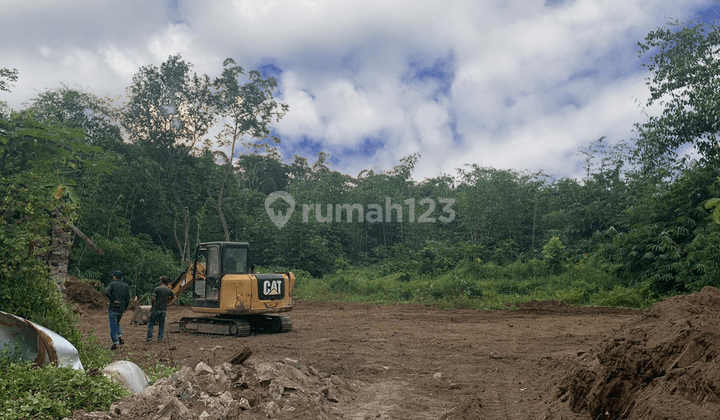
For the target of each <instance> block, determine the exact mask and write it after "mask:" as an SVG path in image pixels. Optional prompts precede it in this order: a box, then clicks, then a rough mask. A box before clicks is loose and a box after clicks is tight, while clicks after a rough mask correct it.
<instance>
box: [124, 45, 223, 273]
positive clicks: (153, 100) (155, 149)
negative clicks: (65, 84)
mask: <svg viewBox="0 0 720 420" xmlns="http://www.w3.org/2000/svg"><path fill="white" fill-rule="evenodd" d="M190 67H191V65H190V64H188V63H186V62H185V61H184V60H183V59H182V57H181V56H180V55H179V54H178V55H174V56H170V57H169V58H168V60H167V61H166V62H164V63H162V64H161V65H160V68H159V69H158V68H157V67H155V66H145V67H141V68H140V71H139V72H138V73H137V74H136V75H135V76H134V77H133V84H132V85H131V86H130V88H128V92H129V101H128V104H127V107H126V109H125V112H124V115H123V119H122V125H123V127H124V128H125V130H126V131H127V133H128V136H129V137H130V139H131V140H132V141H133V142H136V143H138V144H140V145H142V146H144V147H145V149H146V150H147V151H148V153H149V157H150V159H151V160H152V161H154V162H155V164H156V166H155V176H154V179H156V181H157V183H158V186H159V188H160V190H161V192H162V193H163V194H166V195H167V196H161V197H158V198H159V200H158V201H159V202H160V203H161V204H162V205H163V206H164V208H165V210H166V212H168V214H170V215H172V217H173V220H174V223H175V225H176V224H177V218H178V217H179V218H180V219H181V223H182V232H181V233H180V234H178V231H177V228H174V229H173V237H174V240H175V244H176V247H177V249H178V252H179V253H180V257H181V259H182V261H186V260H187V259H188V258H189V254H190V249H189V248H190V245H189V244H190V222H191V214H190V210H189V206H188V203H187V200H188V199H189V194H185V193H184V192H183V191H182V190H183V188H187V186H188V185H189V184H190V183H191V182H192V174H190V173H187V171H184V170H183V167H184V163H185V162H186V161H187V160H188V158H189V157H190V156H191V155H193V154H194V153H199V152H201V150H202V148H201V147H202V146H203V142H202V141H201V140H202V139H203V137H204V136H205V135H206V134H207V132H208V131H209V129H210V127H211V126H212V124H213V123H214V121H215V113H214V110H213V108H212V106H211V100H210V95H211V90H210V79H209V77H208V76H207V75H203V76H198V75H197V74H194V73H193V74H191V72H190Z"/></svg>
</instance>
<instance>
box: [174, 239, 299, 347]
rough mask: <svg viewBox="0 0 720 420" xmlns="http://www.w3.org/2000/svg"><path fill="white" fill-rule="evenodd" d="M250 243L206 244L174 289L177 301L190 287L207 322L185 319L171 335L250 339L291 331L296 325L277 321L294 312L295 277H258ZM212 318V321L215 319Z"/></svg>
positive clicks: (196, 308) (195, 309) (195, 304)
mask: <svg viewBox="0 0 720 420" xmlns="http://www.w3.org/2000/svg"><path fill="white" fill-rule="evenodd" d="M249 254H250V245H249V244H248V243H247V242H203V243H201V244H199V245H198V246H197V249H196V252H195V259H194V261H193V262H191V263H190V264H189V265H188V268H187V269H186V270H185V271H184V272H183V273H182V274H180V275H179V276H178V278H177V279H176V280H175V281H173V282H172V283H171V284H170V288H171V289H172V291H173V292H174V293H175V297H174V298H173V299H172V300H171V301H170V304H172V303H174V302H175V301H176V300H177V299H178V297H179V296H180V294H182V293H183V292H184V291H186V290H187V289H190V288H191V286H192V294H193V300H192V310H193V312H198V313H200V314H205V315H203V316H196V317H195V316H194V317H183V318H181V319H180V321H179V322H178V323H177V324H175V325H173V324H174V323H171V325H170V328H171V331H173V330H175V331H179V332H186V333H196V334H221V335H230V336H239V337H242V336H247V335H250V334H251V332H253V331H263V332H268V333H279V332H286V331H290V330H291V329H292V320H291V319H290V318H289V317H287V316H285V315H279V314H280V313H282V312H288V311H290V310H292V309H293V306H294V302H293V298H292V292H293V290H294V289H295V276H294V275H293V273H290V272H285V273H265V274H260V273H257V274H256V273H254V271H255V270H254V265H249V261H250V260H249ZM213 315H214V316H213Z"/></svg>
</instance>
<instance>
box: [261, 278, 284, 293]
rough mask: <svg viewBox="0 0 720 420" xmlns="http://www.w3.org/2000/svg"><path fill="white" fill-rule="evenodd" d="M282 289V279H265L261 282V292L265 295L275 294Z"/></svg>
mask: <svg viewBox="0 0 720 420" xmlns="http://www.w3.org/2000/svg"><path fill="white" fill-rule="evenodd" d="M280 290H282V280H265V281H264V282H263V294H264V295H265V296H277V295H279V294H280Z"/></svg>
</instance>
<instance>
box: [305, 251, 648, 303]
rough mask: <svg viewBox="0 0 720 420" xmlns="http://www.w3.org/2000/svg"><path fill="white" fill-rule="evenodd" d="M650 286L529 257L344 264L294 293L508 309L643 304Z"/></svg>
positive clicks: (363, 300)
mask: <svg viewBox="0 0 720 420" xmlns="http://www.w3.org/2000/svg"><path fill="white" fill-rule="evenodd" d="M649 286H650V285H649V283H641V284H636V285H632V286H629V285H625V284H623V283H622V282H620V281H619V280H617V279H616V278H614V277H613V276H612V275H610V274H608V273H606V272H604V271H603V270H601V269H599V268H597V267H593V266H590V265H586V264H576V265H571V266H566V267H565V268H564V270H563V271H562V272H561V273H560V274H549V273H547V270H545V269H544V266H543V265H542V261H537V260H532V261H529V262H526V263H513V264H510V265H508V266H505V267H499V266H495V265H492V264H481V263H466V264H463V265H460V266H457V267H455V268H453V269H450V270H446V271H444V272H441V271H439V270H438V271H436V273H434V274H433V273H423V274H419V273H417V272H416V271H414V270H413V271H410V272H407V271H403V272H395V273H392V272H388V270H382V269H379V268H378V267H349V268H346V269H343V270H338V271H337V272H335V273H334V274H332V275H328V276H326V277H325V278H323V279H316V278H312V277H311V276H309V275H300V276H298V281H297V285H296V289H295V297H296V298H297V299H300V300H308V301H320V302H358V303H370V304H380V305H385V304H398V303H420V304H424V305H430V306H435V307H438V308H442V309H452V308H473V309H479V310H496V309H507V308H509V307H514V306H515V305H516V304H518V303H522V302H527V301H532V300H557V301H564V302H567V303H570V304H576V305H591V306H612V307H627V308H646V307H648V306H650V305H652V304H653V303H655V302H656V301H657V298H654V297H653V296H652V295H651V293H650V287H649Z"/></svg>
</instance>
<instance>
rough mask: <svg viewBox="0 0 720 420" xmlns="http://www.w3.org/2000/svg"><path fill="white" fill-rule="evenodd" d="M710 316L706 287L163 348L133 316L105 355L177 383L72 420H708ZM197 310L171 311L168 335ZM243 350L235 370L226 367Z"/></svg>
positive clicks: (301, 309) (88, 324)
mask: <svg viewBox="0 0 720 420" xmlns="http://www.w3.org/2000/svg"><path fill="white" fill-rule="evenodd" d="M72 283H73V281H72V280H71V281H69V282H68V283H66V287H67V288H68V291H69V293H68V297H69V298H70V299H71V301H74V303H75V306H76V308H77V312H78V314H79V315H80V319H81V328H82V329H83V330H84V332H86V333H88V334H93V335H95V336H96V337H97V338H98V339H99V340H100V341H101V342H105V343H107V344H108V345H109V344H110V337H109V328H108V320H107V309H106V308H107V305H106V304H105V305H103V304H102V299H103V298H102V295H101V294H100V293H99V291H98V288H97V287H94V286H92V285H88V284H80V285H78V284H72ZM719 310H720V290H718V289H716V288H713V287H706V288H704V289H703V290H702V291H700V292H697V293H693V294H690V295H684V296H676V297H673V298H670V299H667V300H665V301H663V302H660V303H658V304H656V305H654V306H653V307H651V308H650V309H648V310H646V311H637V310H630V309H618V308H601V307H576V306H572V305H568V304H566V303H563V302H554V301H549V302H538V301H532V302H527V303H524V304H521V305H519V307H518V308H517V309H508V310H504V311H476V310H470V309H458V310H452V311H445V310H439V309H435V308H429V307H425V306H420V305H416V304H407V305H394V306H372V305H366V304H351V303H341V304H337V303H312V302H298V303H297V305H296V306H295V308H294V310H293V311H292V312H290V313H289V315H290V316H291V317H292V318H293V322H294V326H293V330H292V331H290V332H288V333H283V334H274V335H273V334H256V335H252V336H249V337H243V338H237V337H218V336H208V335H205V336H199V335H191V334H180V333H167V334H166V339H165V340H164V341H163V342H162V343H158V342H152V343H146V342H145V336H146V332H147V326H146V325H132V324H131V323H130V321H131V319H132V317H133V312H132V311H130V310H129V311H128V312H126V315H125V317H124V318H123V320H122V322H121V325H122V328H123V330H124V335H125V336H124V338H125V344H124V345H123V346H121V348H120V349H119V350H118V351H117V352H116V353H115V359H116V360H129V361H132V362H134V363H136V364H138V365H139V366H141V367H142V368H145V369H147V368H148V367H149V366H152V365H154V364H156V363H157V362H162V363H163V364H165V365H172V366H176V367H178V369H180V371H179V372H177V373H176V374H174V375H173V376H171V377H170V378H168V379H166V380H163V381H158V383H157V384H156V385H155V386H154V387H149V388H147V389H146V391H143V393H141V394H136V395H135V396H132V397H126V398H124V399H123V400H122V401H121V402H120V403H119V404H117V405H115V406H114V407H113V408H112V410H111V412H110V413H84V412H78V413H74V415H73V416H72V417H70V419H73V420H88V419H117V418H123V419H129V420H140V419H145V418H153V419H162V420H172V419H209V420H212V419H226V418H247V419H260V418H276V419H293V418H318V419H334V418H344V419H362V420H365V419H376V418H377V419H444V420H451V419H452V420H461V419H606V418H607V419H619V418H622V419H717V418H720V367H719V366H718V364H719V363H720V360H717V358H718V355H720V317H719V316H718V315H720V313H719ZM193 314H194V313H193V312H192V310H191V308H189V307H183V306H172V307H170V308H169V310H168V317H167V323H168V328H169V324H170V323H171V322H173V321H177V320H179V319H180V318H181V317H183V316H192V315H193ZM155 334H157V327H155ZM245 349H249V350H251V351H252V355H251V356H250V358H249V359H247V361H245V362H244V363H243V364H242V365H239V364H234V365H233V364H230V363H227V362H230V361H232V360H233V359H234V358H235V356H237V355H238V354H239V353H241V352H242V351H243V350H245ZM230 378H232V379H230Z"/></svg>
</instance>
